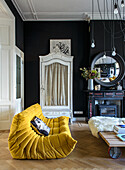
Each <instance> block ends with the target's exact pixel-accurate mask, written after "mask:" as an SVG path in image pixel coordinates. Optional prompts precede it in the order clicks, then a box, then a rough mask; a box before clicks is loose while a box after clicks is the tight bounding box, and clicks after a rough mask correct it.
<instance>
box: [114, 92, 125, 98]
mask: <svg viewBox="0 0 125 170" xmlns="http://www.w3.org/2000/svg"><path fill="white" fill-rule="evenodd" d="M115 97H124V92H115Z"/></svg>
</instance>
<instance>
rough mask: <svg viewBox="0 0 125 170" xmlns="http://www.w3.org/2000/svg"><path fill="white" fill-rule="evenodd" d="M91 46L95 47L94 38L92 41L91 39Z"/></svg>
mask: <svg viewBox="0 0 125 170" xmlns="http://www.w3.org/2000/svg"><path fill="white" fill-rule="evenodd" d="M91 47H92V48H94V47H95V40H94V39H92V41H91Z"/></svg>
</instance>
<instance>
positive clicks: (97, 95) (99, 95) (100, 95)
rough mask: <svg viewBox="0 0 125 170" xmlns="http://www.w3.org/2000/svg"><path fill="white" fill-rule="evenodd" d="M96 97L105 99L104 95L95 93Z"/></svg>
mask: <svg viewBox="0 0 125 170" xmlns="http://www.w3.org/2000/svg"><path fill="white" fill-rule="evenodd" d="M94 96H95V97H103V93H94Z"/></svg>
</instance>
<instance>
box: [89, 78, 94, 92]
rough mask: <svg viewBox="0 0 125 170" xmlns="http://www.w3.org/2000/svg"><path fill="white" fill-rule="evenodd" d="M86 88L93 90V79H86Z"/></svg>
mask: <svg viewBox="0 0 125 170" xmlns="http://www.w3.org/2000/svg"><path fill="white" fill-rule="evenodd" d="M88 90H93V79H88Z"/></svg>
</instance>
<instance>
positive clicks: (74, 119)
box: [72, 117, 86, 122]
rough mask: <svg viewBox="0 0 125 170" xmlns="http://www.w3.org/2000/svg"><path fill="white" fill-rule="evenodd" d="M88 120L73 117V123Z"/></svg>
mask: <svg viewBox="0 0 125 170" xmlns="http://www.w3.org/2000/svg"><path fill="white" fill-rule="evenodd" d="M85 120H86V118H85V117H73V119H72V121H74V122H75V121H85Z"/></svg>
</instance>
